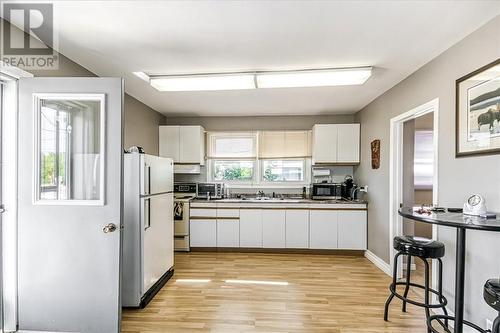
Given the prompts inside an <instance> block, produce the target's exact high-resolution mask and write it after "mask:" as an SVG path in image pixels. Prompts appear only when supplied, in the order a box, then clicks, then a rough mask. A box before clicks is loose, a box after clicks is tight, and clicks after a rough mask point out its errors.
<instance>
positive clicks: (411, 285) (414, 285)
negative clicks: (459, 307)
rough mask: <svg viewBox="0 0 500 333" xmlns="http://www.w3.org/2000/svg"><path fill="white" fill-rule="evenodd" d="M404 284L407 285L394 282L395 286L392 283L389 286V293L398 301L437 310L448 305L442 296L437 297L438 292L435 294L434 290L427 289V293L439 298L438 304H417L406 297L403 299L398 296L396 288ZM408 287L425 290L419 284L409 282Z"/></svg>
mask: <svg viewBox="0 0 500 333" xmlns="http://www.w3.org/2000/svg"><path fill="white" fill-rule="evenodd" d="M406 284H407V283H406V282H396V284H395V285H394V283H391V285H390V286H389V290H390V291H391V293H392V294H393V295H394V296H396V297H397V298H399V299H400V300H402V301H405V302H407V303H410V304H413V305H416V306H420V307H424V308H429V309H437V308H442V307H445V306H446V305H447V304H448V300H447V299H446V297H444V296H443V295H439V292H437V291H436V290H434V289H431V288H429V291H430V292H431V293H433V294H435V295H437V296H438V297H441V299H442V301H440V303H437V304H425V303H422V302H417V301H414V300H411V299H409V298H408V297H404V296H402V295H400V294H398V292H397V291H396V286H406ZM410 287H415V288H420V289H423V290H425V287H424V286H422V285H420V284H416V283H413V282H410Z"/></svg>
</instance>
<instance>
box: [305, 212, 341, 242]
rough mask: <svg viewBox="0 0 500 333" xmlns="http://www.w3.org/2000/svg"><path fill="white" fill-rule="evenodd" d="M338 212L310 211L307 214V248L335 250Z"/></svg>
mask: <svg viewBox="0 0 500 333" xmlns="http://www.w3.org/2000/svg"><path fill="white" fill-rule="evenodd" d="M337 224H338V211H335V210H311V211H310V212H309V248H310V249H337V248H338V242H337V237H338V234H337Z"/></svg>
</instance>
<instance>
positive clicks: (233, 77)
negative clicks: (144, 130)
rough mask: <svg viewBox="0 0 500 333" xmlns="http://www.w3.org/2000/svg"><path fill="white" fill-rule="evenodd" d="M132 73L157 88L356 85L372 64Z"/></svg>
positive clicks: (218, 88)
mask: <svg viewBox="0 0 500 333" xmlns="http://www.w3.org/2000/svg"><path fill="white" fill-rule="evenodd" d="M134 74H135V75H136V76H138V77H140V78H141V79H143V80H145V81H149V82H150V84H151V86H153V87H154V88H156V89H157V90H160V91H207V90H239V89H256V88H291V87H326V86H346V85H359V84H363V83H365V82H366V80H368V78H369V77H370V76H371V74H372V67H355V68H330V69H311V70H296V71H276V72H249V73H223V74H192V75H166V76H148V75H147V74H145V73H143V72H134Z"/></svg>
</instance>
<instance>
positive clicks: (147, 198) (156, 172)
mask: <svg viewBox="0 0 500 333" xmlns="http://www.w3.org/2000/svg"><path fill="white" fill-rule="evenodd" d="M173 164H174V163H173V161H172V159H170V158H163V157H158V156H152V155H146V154H139V153H127V154H125V156H124V173H123V174H124V184H123V185H124V186H123V191H124V193H123V217H124V223H123V225H124V230H123V270H122V272H123V273H122V306H124V307H140V308H144V307H145V306H146V305H147V304H148V303H149V301H150V300H151V299H152V298H153V297H154V295H155V294H156V293H157V292H158V291H159V290H160V289H161V287H163V285H164V284H165V283H166V282H167V281H168V279H169V278H170V277H171V276H172V275H173V271H174V270H173V266H174V218H173V209H174V194H173Z"/></svg>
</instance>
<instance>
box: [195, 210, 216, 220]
mask: <svg viewBox="0 0 500 333" xmlns="http://www.w3.org/2000/svg"><path fill="white" fill-rule="evenodd" d="M189 217H213V218H216V217H217V210H216V209H210V208H191V209H190V210H189Z"/></svg>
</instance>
